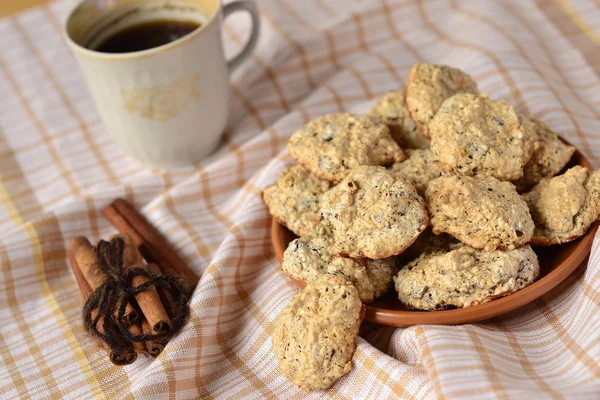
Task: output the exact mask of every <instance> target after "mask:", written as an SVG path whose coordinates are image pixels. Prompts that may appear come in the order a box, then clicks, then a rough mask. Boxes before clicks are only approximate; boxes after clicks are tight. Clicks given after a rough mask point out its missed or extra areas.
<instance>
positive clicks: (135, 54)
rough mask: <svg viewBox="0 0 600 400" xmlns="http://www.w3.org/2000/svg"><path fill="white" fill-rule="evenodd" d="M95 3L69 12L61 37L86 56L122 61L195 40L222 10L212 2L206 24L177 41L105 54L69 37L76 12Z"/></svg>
mask: <svg viewBox="0 0 600 400" xmlns="http://www.w3.org/2000/svg"><path fill="white" fill-rule="evenodd" d="M95 2H96V1H95V0H84V1H82V2H80V3H78V4H77V5H76V6H75V7H74V8H73V9H72V10H71V11H70V12H69V16H68V17H67V20H66V22H65V23H64V25H63V35H64V37H65V40H66V41H67V43H68V44H69V46H71V47H72V48H73V49H76V50H77V51H79V52H81V53H84V54H86V55H87V56H91V57H98V58H104V59H107V60H122V59H127V58H138V57H146V56H151V55H154V54H156V53H159V52H162V51H165V50H169V49H172V48H175V47H177V46H180V45H183V44H185V43H186V42H188V41H190V40H192V39H193V38H195V37H196V36H198V35H200V34H202V33H203V32H204V31H205V30H207V29H208V27H209V26H211V25H213V24H214V23H215V20H216V19H217V16H218V14H219V10H220V9H221V8H222V4H221V1H220V0H213V3H214V10H213V12H212V13H211V15H210V16H207V19H206V23H203V24H202V25H200V26H198V27H197V28H196V29H194V30H193V31H191V32H190V33H188V34H187V35H184V36H182V37H180V38H178V39H175V40H173V41H172V42H169V43H165V44H162V45H160V46H156V47H152V48H150V49H145V50H138V51H131V52H127V53H105V52H101V51H97V50H92V49H88V48H87V47H84V46H83V45H81V44H79V43H77V42H76V41H75V40H73V38H72V37H71V35H70V33H69V26H70V24H71V23H73V18H75V17H76V14H77V11H78V10H79V9H80V8H81V7H84V6H85V4H86V3H95ZM190 4H192V3H190ZM196 5H197V6H198V7H200V6H199V5H198V4H196ZM202 11H204V10H202Z"/></svg>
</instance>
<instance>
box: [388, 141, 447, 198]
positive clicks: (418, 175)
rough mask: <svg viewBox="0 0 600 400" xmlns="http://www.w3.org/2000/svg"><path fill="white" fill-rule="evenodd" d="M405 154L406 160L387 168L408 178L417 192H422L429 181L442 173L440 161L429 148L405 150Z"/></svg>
mask: <svg viewBox="0 0 600 400" xmlns="http://www.w3.org/2000/svg"><path fill="white" fill-rule="evenodd" d="M406 155H407V158H406V160H404V161H402V162H400V163H396V164H394V165H392V166H391V167H390V168H389V169H390V171H392V172H396V173H400V174H403V175H404V176H406V177H407V178H409V179H410V180H411V181H412V183H413V184H414V185H415V187H416V188H417V191H418V192H419V194H423V193H425V189H427V185H428V184H429V182H430V181H432V180H434V179H435V178H439V177H440V176H442V175H443V174H444V170H443V169H442V166H441V163H440V161H439V160H438V159H437V158H436V157H434V156H433V154H432V153H431V150H429V149H425V150H412V149H411V150H406Z"/></svg>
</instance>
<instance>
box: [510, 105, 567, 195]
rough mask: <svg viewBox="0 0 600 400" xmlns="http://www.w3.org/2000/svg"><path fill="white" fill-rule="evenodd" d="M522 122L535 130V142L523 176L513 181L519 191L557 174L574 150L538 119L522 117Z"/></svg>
mask: <svg viewBox="0 0 600 400" xmlns="http://www.w3.org/2000/svg"><path fill="white" fill-rule="evenodd" d="M522 122H523V124H530V125H531V128H530V129H531V130H532V131H533V132H535V143H534V151H533V155H532V156H531V159H530V160H529V162H528V163H527V164H525V167H524V168H523V176H522V177H521V179H519V180H517V181H515V182H513V183H514V184H515V186H516V187H517V189H518V190H519V191H520V192H523V191H525V190H527V189H529V188H531V187H532V186H534V185H536V184H537V183H539V182H540V181H541V180H542V179H545V178H552V177H553V176H554V175H556V174H558V173H559V172H560V171H562V169H563V168H564V167H565V165H567V163H568V162H569V160H570V159H571V156H573V153H574V152H575V147H573V146H569V145H568V144H566V143H564V142H563V141H562V140H560V138H559V137H558V135H557V134H556V133H554V132H553V131H552V130H551V129H550V128H549V127H548V125H546V124H545V123H544V122H542V121H540V120H539V119H536V118H531V117H523V118H522Z"/></svg>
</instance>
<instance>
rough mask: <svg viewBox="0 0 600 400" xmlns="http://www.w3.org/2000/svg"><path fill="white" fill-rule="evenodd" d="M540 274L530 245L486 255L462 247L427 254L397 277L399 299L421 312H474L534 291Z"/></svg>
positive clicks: (395, 281) (470, 248)
mask: <svg viewBox="0 0 600 400" xmlns="http://www.w3.org/2000/svg"><path fill="white" fill-rule="evenodd" d="M539 274H540V266H539V263H538V259H537V256H536V254H535V253H534V252H533V250H532V249H531V247H530V246H529V245H526V246H522V247H519V248H517V249H514V250H496V251H492V252H487V251H484V250H478V249H474V248H472V247H469V246H465V245H460V246H459V247H458V248H456V249H454V250H451V251H448V252H445V251H435V252H431V253H426V254H423V255H421V256H420V257H418V258H417V259H416V260H413V261H411V262H410V263H408V264H406V265H405V266H404V267H403V268H402V269H400V271H398V274H397V275H396V276H395V277H394V286H395V288H396V291H397V292H398V299H400V301H401V302H402V303H404V304H405V305H406V306H407V307H409V308H414V309H417V310H444V309H447V308H454V307H470V306H475V305H478V304H481V303H486V302H488V301H490V300H493V299H496V298H498V297H502V296H507V295H509V294H511V293H514V292H516V291H518V290H520V289H523V288H524V287H526V286H529V285H531V284H532V283H533V282H534V281H535V280H536V278H537V277H538V276H539Z"/></svg>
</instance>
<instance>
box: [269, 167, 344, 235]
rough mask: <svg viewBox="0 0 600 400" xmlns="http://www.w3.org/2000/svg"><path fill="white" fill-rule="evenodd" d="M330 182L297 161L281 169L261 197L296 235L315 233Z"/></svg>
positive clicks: (272, 212)
mask: <svg viewBox="0 0 600 400" xmlns="http://www.w3.org/2000/svg"><path fill="white" fill-rule="evenodd" d="M331 186H332V185H331V183H330V182H328V181H326V180H323V179H319V178H317V177H316V176H313V175H311V174H310V173H309V172H308V171H307V170H306V169H304V168H303V167H302V166H300V165H295V166H293V167H290V168H288V169H286V170H285V171H282V172H281V173H280V174H279V180H278V181H277V183H275V184H274V185H271V186H269V187H267V188H265V189H264V190H263V193H262V197H263V200H264V201H265V203H266V204H267V207H269V212H270V213H271V215H273V217H275V218H276V219H277V220H278V221H279V222H280V223H281V224H283V225H285V226H286V227H287V228H288V229H289V230H291V231H292V232H294V233H295V234H296V235H298V236H305V235H316V234H317V233H319V231H320V223H319V218H320V216H319V200H320V198H321V195H323V193H325V192H326V191H327V190H329V189H330V188H331Z"/></svg>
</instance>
